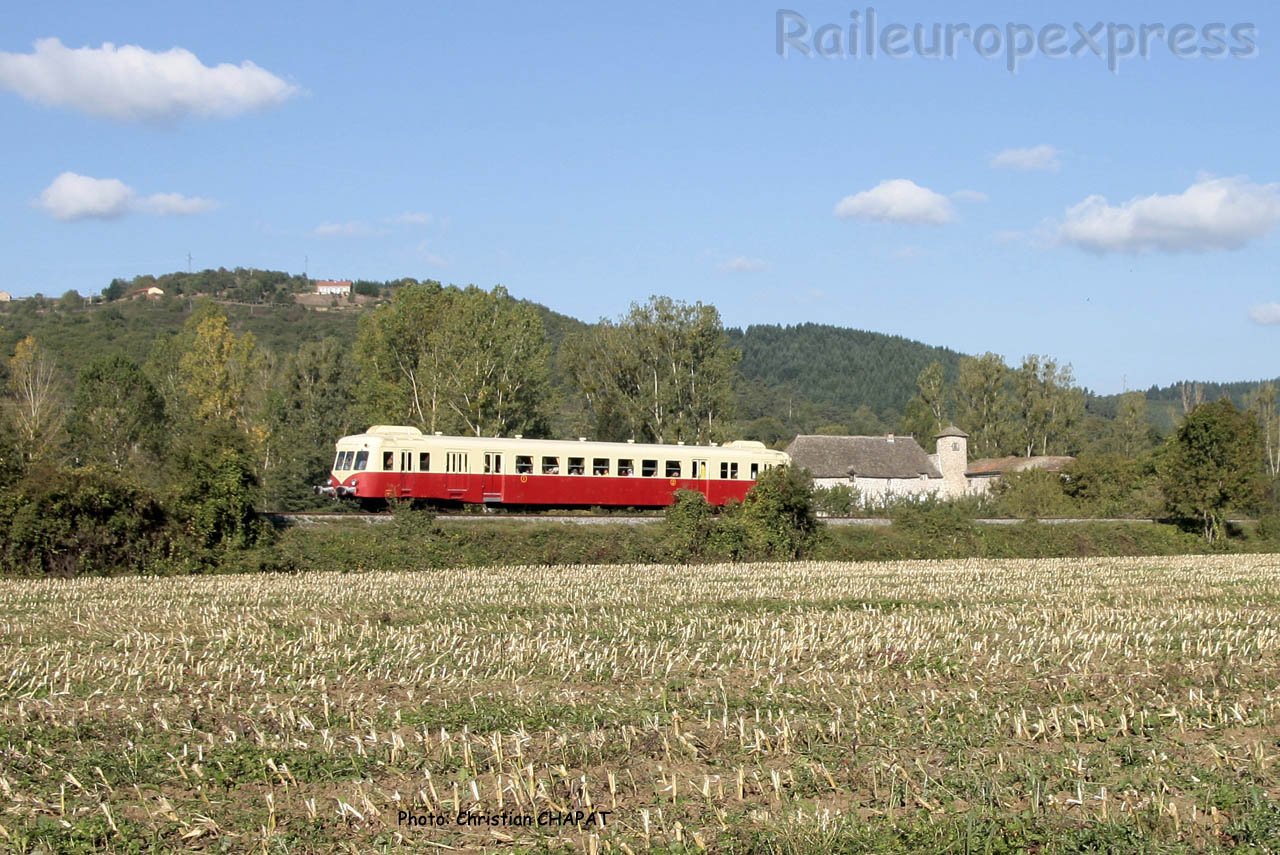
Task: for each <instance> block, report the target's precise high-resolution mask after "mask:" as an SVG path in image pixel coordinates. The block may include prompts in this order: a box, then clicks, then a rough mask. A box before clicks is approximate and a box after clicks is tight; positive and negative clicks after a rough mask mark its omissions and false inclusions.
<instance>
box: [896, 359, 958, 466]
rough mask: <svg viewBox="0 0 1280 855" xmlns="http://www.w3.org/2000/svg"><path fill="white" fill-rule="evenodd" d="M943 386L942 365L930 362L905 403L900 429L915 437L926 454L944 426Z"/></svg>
mask: <svg viewBox="0 0 1280 855" xmlns="http://www.w3.org/2000/svg"><path fill="white" fill-rule="evenodd" d="M946 410H947V400H946V385H945V380H944V369H943V367H942V363H941V362H930V363H929V364H928V365H927V366H925V369H924V370H923V371H921V372H920V376H918V377H917V378H916V395H915V397H914V398H912V399H911V400H910V401H908V402H907V411H906V415H905V416H904V417H903V420H902V426H903V429H904V430H905V432H906V433H909V434H911V435H912V436H914V437H917V438H918V439H919V440H920V444H921V445H922V446H924V448H925V450H926V451H932V450H933V448H934V444H935V439H934V438H935V437H936V436H937V435H938V434H939V433H941V431H942V429H943V427H945V426H946Z"/></svg>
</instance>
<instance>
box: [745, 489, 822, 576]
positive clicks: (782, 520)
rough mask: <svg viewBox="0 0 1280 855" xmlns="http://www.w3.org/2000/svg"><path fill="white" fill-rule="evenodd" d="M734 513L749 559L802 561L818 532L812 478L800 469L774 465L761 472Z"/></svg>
mask: <svg viewBox="0 0 1280 855" xmlns="http://www.w3.org/2000/svg"><path fill="white" fill-rule="evenodd" d="M737 513H738V515H739V518H740V520H741V523H742V525H743V527H744V529H745V532H746V540H747V549H748V555H749V556H750V557H753V558H776V559H783V560H788V561H791V560H795V559H799V558H803V557H804V556H805V555H807V554H808V553H809V552H810V551H811V550H812V549H813V547H814V546H815V545H816V543H817V540H818V534H819V532H820V531H821V528H820V523H819V522H818V517H817V513H816V512H815V510H814V496H813V478H812V476H811V475H810V474H809V472H808V470H806V469H804V468H800V467H795V466H778V467H775V468H773V469H770V470H768V471H766V472H763V473H761V475H760V480H758V481H757V482H756V484H755V486H754V487H752V488H751V490H750V491H749V492H748V493H747V498H746V500H745V501H744V502H743V503H742V505H741V507H740V508H739V509H738V510H737Z"/></svg>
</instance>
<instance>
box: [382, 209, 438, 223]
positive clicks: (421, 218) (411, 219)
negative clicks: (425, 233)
mask: <svg viewBox="0 0 1280 855" xmlns="http://www.w3.org/2000/svg"><path fill="white" fill-rule="evenodd" d="M383 222H384V223H396V224H398V225H402V226H429V225H431V224H432V223H434V222H435V217H433V216H431V215H430V214H422V213H417V212H415V211H405V212H404V213H403V214H396V215H395V216H394V217H384V218H383Z"/></svg>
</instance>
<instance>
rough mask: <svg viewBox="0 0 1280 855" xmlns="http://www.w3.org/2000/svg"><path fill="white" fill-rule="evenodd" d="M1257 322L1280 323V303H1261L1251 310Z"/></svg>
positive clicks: (1251, 318) (1251, 314) (1253, 319)
mask: <svg viewBox="0 0 1280 855" xmlns="http://www.w3.org/2000/svg"><path fill="white" fill-rule="evenodd" d="M1249 319H1250V320H1252V321H1253V322H1254V323H1255V324H1280V303H1259V304H1258V305H1256V306H1254V307H1253V308H1252V309H1250V310H1249Z"/></svg>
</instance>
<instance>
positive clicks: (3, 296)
mask: <svg viewBox="0 0 1280 855" xmlns="http://www.w3.org/2000/svg"><path fill="white" fill-rule="evenodd" d="M12 302H13V297H12V296H10V294H9V292H8V291H0V303H12Z"/></svg>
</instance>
